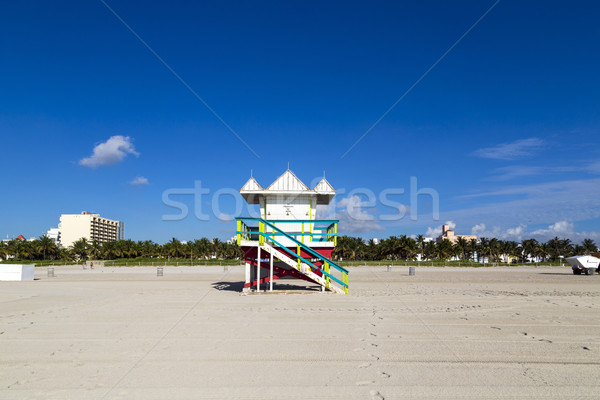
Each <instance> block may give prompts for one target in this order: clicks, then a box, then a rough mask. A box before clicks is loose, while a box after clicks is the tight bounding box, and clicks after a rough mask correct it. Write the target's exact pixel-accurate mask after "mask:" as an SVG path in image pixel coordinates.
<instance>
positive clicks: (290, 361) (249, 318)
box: [0, 267, 600, 400]
mask: <svg viewBox="0 0 600 400" xmlns="http://www.w3.org/2000/svg"><path fill="white" fill-rule="evenodd" d="M36 278H37V280H35V281H30V282H0V366H1V367H0V368H1V373H0V398H1V399H4V400H7V399H144V400H148V399H205V398H215V399H216V398H219V399H222V398H244V399H264V398H272V399H281V398H289V399H307V398H314V399H330V398H331V399H341V398H344V399H381V398H385V399H505V398H506V399H537V398H540V399H542V398H543V399H565V398H580V399H597V398H598V394H599V393H600V276H598V275H594V276H574V275H572V273H571V270H570V268H568V267H562V268H561V267H550V268H549V267H544V268H542V267H540V268H535V267H496V268H430V267H427V268H424V267H417V269H416V275H415V276H409V275H408V267H394V268H392V270H391V271H390V272H387V271H386V268H384V267H357V268H350V295H347V296H344V295H336V294H332V293H322V292H320V291H319V290H317V288H316V287H315V286H311V285H310V284H308V285H307V286H306V285H305V283H304V282H301V281H296V280H286V281H281V282H277V283H276V284H275V288H276V291H275V292H274V293H260V294H251V295H242V294H241V293H240V292H241V287H242V281H243V279H244V270H243V267H230V269H229V270H224V268H223V267H165V268H164V276H162V277H157V276H156V267H121V268H96V269H94V270H89V269H88V270H82V269H81V268H80V267H79V268H75V267H55V277H54V278H50V277H48V276H47V273H46V268H37V269H36ZM286 285H287V286H286ZM294 285H297V286H294ZM300 286H306V288H305V290H300V289H301V288H300ZM284 287H287V288H288V289H289V290H286V291H282V290H281V289H282V288H284Z"/></svg>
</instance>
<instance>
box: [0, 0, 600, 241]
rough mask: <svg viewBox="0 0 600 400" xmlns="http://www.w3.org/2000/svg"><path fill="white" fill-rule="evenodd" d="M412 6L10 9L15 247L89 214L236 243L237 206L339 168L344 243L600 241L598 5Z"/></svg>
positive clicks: (9, 187) (8, 95)
mask: <svg viewBox="0 0 600 400" xmlns="http://www.w3.org/2000/svg"><path fill="white" fill-rule="evenodd" d="M403 3H404V4H403ZM403 3H401V2H378V1H370V2H306V1H303V2H227V3H225V2H218V4H204V3H199V4H188V2H183V1H169V2H166V1H155V2H141V1H127V2H125V1H117V0H114V1H106V5H108V7H110V8H111V9H112V10H113V11H114V13H116V14H117V15H118V17H117V15H115V14H114V13H113V12H111V10H110V9H109V8H108V7H107V6H106V5H105V4H103V3H102V2H101V1H83V2H82V1H56V2H51V3H50V2H42V1H31V2H30V1H26V2H11V3H7V4H5V5H4V6H3V12H2V13H1V14H0V43H1V46H2V62H1V63H0V76H1V78H0V133H1V137H2V142H1V143H2V144H1V154H2V156H1V157H0V167H1V168H2V171H3V174H2V186H1V190H2V192H1V193H2V195H1V205H2V208H1V210H0V235H1V236H2V237H3V238H4V237H6V235H8V236H9V237H12V236H16V235H19V234H23V235H25V236H27V237H31V236H39V235H42V234H43V233H44V232H45V231H46V230H47V229H48V228H50V227H52V226H56V225H57V224H58V219H59V216H60V214H61V213H79V212H81V211H82V210H90V211H95V212H99V213H100V214H101V215H103V216H105V217H107V218H113V219H119V220H123V221H124V222H125V224H126V225H125V226H126V229H125V231H126V236H127V237H129V238H132V239H134V240H143V239H151V240H154V241H157V242H165V241H167V240H170V238H172V237H177V238H179V239H181V240H188V239H192V238H198V237H202V236H207V237H220V238H229V237H231V236H232V235H233V230H234V223H232V222H229V221H223V219H227V216H229V215H231V214H234V213H235V208H236V207H235V202H236V201H242V200H241V197H237V200H235V199H234V197H233V196H231V195H229V194H228V193H235V191H237V190H238V189H239V188H240V187H241V186H242V185H243V184H244V183H245V181H246V180H247V179H248V178H249V176H250V170H251V169H252V170H253V174H254V177H255V178H256V179H257V180H258V181H259V183H261V184H262V185H263V186H265V185H268V184H270V183H271V182H272V181H273V180H275V179H276V178H277V177H278V176H279V175H280V174H281V173H283V172H284V171H285V169H286V168H287V165H288V162H289V163H290V168H291V169H292V170H293V171H294V172H295V173H296V175H297V176H298V177H299V178H300V179H302V180H303V181H305V182H306V183H308V184H310V183H316V182H314V180H315V179H319V178H320V177H321V176H322V175H323V171H324V170H325V172H326V176H327V179H328V180H329V181H330V182H331V184H332V185H333V186H334V187H335V188H336V189H338V195H337V196H336V203H335V204H333V205H332V206H331V207H330V209H329V210H322V215H326V214H327V215H332V213H333V214H335V215H336V216H337V217H338V218H340V219H341V221H342V222H341V226H340V230H341V231H342V233H346V234H351V235H361V236H363V237H365V238H370V237H387V236H390V235H401V234H407V235H414V234H424V233H428V234H430V235H434V234H435V233H436V229H438V228H439V226H440V225H441V224H442V223H444V222H446V221H450V222H451V223H452V224H456V230H457V231H458V232H459V233H465V234H466V233H471V232H474V233H476V234H479V235H480V236H492V235H494V236H497V237H500V238H505V239H516V240H519V239H522V238H528V237H537V238H540V239H542V240H545V239H547V238H548V237H553V236H555V235H557V236H560V237H569V238H571V239H573V240H574V241H580V240H581V239H582V238H583V237H592V238H594V239H595V240H596V241H597V242H600V233H599V232H600V228H599V227H600V224H599V222H600V150H599V146H598V144H599V139H598V131H599V127H600V113H599V110H600V107H599V106H600V78H599V77H598V73H597V71H598V65H599V64H600V63H599V61H600V54H599V53H598V52H597V51H595V49H596V48H597V44H598V43H600V28H599V27H598V24H597V19H598V15H599V12H600V6H599V5H598V4H597V3H596V2H593V1H588V2H584V1H569V2H567V1H546V2H529V1H509V0H504V1H500V2H499V3H497V4H496V3H495V2H494V1H454V2H442V1H423V2H418V4H413V2H403ZM415 3H417V2H415ZM494 4H495V6H494ZM486 12H487V14H486ZM484 15H485V16H484ZM482 16H484V17H483V18H482V19H481V20H480V18H481V17H482ZM119 18H120V19H119ZM478 20H479V22H478V23H476V22H477V21H478ZM125 24H127V25H128V26H129V27H130V28H131V29H132V30H133V31H134V32H135V34H134V33H132V32H131V31H130V30H129V29H128V28H127V27H126V26H125ZM470 28H472V29H471V30H469V29H470ZM467 32H468V33H467ZM465 33H467V34H466V35H465ZM136 35H137V36H138V37H136ZM463 35H464V37H463ZM461 37H462V39H460V38H461ZM140 39H141V40H143V41H144V42H145V43H146V44H147V46H148V47H146V46H145V45H144V44H143V43H142V41H141V40H140ZM459 39H460V40H459ZM449 49H451V50H450V51H449V52H448V50H449ZM446 52H448V53H447V54H446V55H445V56H444V57H442V56H443V55H444V54H445V53H446ZM157 56H158V57H160V59H162V61H164V63H163V62H161V60H160V59H159V58H158V57H157ZM440 58H441V60H440ZM438 60H439V62H437V61H438ZM436 62H437V64H436ZM432 66H434V68H432V69H431V70H430V72H429V73H427V74H426V72H427V71H428V70H429V69H430V68H431V67H432ZM178 77H179V78H180V79H179V78H178ZM420 78H422V79H421V80H419V79H420ZM415 83H417V84H416V85H415ZM413 85H415V86H414V87H413V88H412V90H410V91H409V92H408V93H407V91H408V90H409V88H411V87H412V86H413ZM194 93H195V94H196V95H197V96H196V95H195V94H194ZM403 95H404V97H403ZM400 98H402V100H401V101H400V102H398V103H397V105H396V106H395V107H394V108H393V109H392V110H391V111H390V112H389V113H388V114H387V115H386V116H385V117H384V118H383V119H382V120H381V121H380V122H379V123H378V124H377V125H376V126H375V127H374V128H373V129H372V130H371V131H370V132H369V133H368V134H367V135H366V136H364V138H363V139H362V140H360V141H359V142H358V144H356V145H355V146H354V147H353V148H352V150H351V151H350V152H348V153H347V154H346V155H345V156H343V155H344V154H345V153H346V152H347V151H348V150H349V149H350V148H351V146H352V145H353V144H355V143H356V141H357V140H358V139H359V138H360V137H361V136H363V135H364V134H365V132H367V131H368V130H369V128H370V127H372V126H373V124H374V123H375V122H376V121H378V120H379V119H380V117H382V115H383V114H384V113H385V112H386V111H387V110H388V109H390V107H391V106H392V105H393V104H394V103H395V102H397V100H399V99H400ZM200 99H202V101H201V100H200ZM203 101H204V103H205V104H204V103H203ZM207 105H208V106H209V107H210V108H211V109H212V110H213V111H214V113H213V112H211V111H210V110H209V108H208V107H207ZM225 124H226V125H227V126H228V127H230V128H231V130H230V129H229V128H228V127H226V126H225ZM232 131H233V132H235V133H233V132H232ZM236 135H237V136H239V137H240V138H242V139H243V141H244V142H245V143H246V144H247V145H248V146H246V145H245V144H243V143H242V141H240V140H239V139H238V137H237V136H236ZM257 155H258V156H257ZM411 177H415V179H416V181H417V186H416V187H417V190H420V189H423V188H429V189H431V190H434V191H435V193H437V195H438V196H439V217H437V218H434V215H433V212H432V211H433V210H432V208H433V207H434V205H435V203H436V202H435V201H434V200H433V197H432V196H430V195H427V194H424V195H420V196H417V200H418V201H417V202H416V203H415V202H414V201H413V202H412V204H411ZM198 181H199V182H200V184H201V185H202V187H203V188H205V189H208V190H209V193H208V194H206V195H203V196H202V197H197V198H196V200H197V201H194V196H192V195H190V194H180V195H174V194H172V193H176V192H178V190H177V189H183V191H182V190H179V192H182V193H186V191H185V190H186V189H187V192H188V193H189V192H190V190H191V189H192V188H194V186H195V185H197V183H196V182H198ZM132 183H137V184H132ZM400 189H403V190H404V194H398V193H399V192H400ZM165 192H167V193H171V194H170V195H169V196H170V197H169V198H170V199H172V200H176V201H180V202H182V203H184V204H185V205H186V207H187V208H188V209H189V212H188V215H187V217H186V218H183V219H181V220H178V221H166V220H165V219H169V217H168V216H172V215H174V214H177V213H178V211H177V210H176V209H174V208H172V207H169V206H167V205H166V204H165V203H164V201H163V198H164V196H165ZM413 192H414V190H413ZM382 193H383V195H382ZM394 193H396V194H394ZM215 194H217V196H216V197H215ZM370 194H371V196H372V198H369V195H370ZM382 196H383V197H384V201H383V202H382V201H381V198H382ZM215 198H216V200H215ZM385 199H387V202H386V200H385ZM392 202H394V204H395V205H394V207H395V208H393V207H390V206H389V204H391V203H392ZM199 208H201V210H199ZM213 209H215V211H213ZM244 212H246V211H244ZM411 212H412V213H413V214H412V215H413V217H412V218H411ZM196 214H207V215H209V218H207V219H205V218H197V217H196V216H195V215H196ZM401 214H406V215H405V216H404V217H403V218H399V217H398V218H390V216H393V215H401ZM165 216H167V217H166V218H165ZM219 216H220V217H221V218H219ZM382 216H387V217H386V218H382ZM171 219H172V218H171Z"/></svg>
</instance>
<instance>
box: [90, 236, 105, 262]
mask: <svg viewBox="0 0 600 400" xmlns="http://www.w3.org/2000/svg"><path fill="white" fill-rule="evenodd" d="M101 249H102V245H101V244H100V242H98V241H97V240H96V239H94V240H92V242H91V243H90V245H89V250H90V255H91V256H92V259H94V260H97V259H98V255H99V254H100V252H101Z"/></svg>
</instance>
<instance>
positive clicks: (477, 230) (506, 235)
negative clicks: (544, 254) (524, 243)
mask: <svg viewBox="0 0 600 400" xmlns="http://www.w3.org/2000/svg"><path fill="white" fill-rule="evenodd" d="M525 228H527V225H524V224H520V225H518V226H515V227H512V228H507V229H503V228H500V227H499V226H493V227H492V228H491V229H490V228H487V227H486V225H485V224H484V223H480V224H476V225H475V226H473V228H471V234H472V235H477V237H478V238H482V237H485V238H496V239H502V240H514V241H517V242H520V241H521V240H522V239H527V238H529V237H525V236H526V235H527V234H526V232H525Z"/></svg>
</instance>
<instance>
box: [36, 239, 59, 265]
mask: <svg viewBox="0 0 600 400" xmlns="http://www.w3.org/2000/svg"><path fill="white" fill-rule="evenodd" d="M37 242H38V243H37V244H38V249H39V250H40V251H41V252H42V253H43V255H44V260H45V259H46V254H47V253H48V252H50V251H53V250H54V249H55V248H56V245H55V244H54V241H52V239H50V238H49V237H48V236H47V235H43V236H40V238H39V240H38V241H37Z"/></svg>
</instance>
